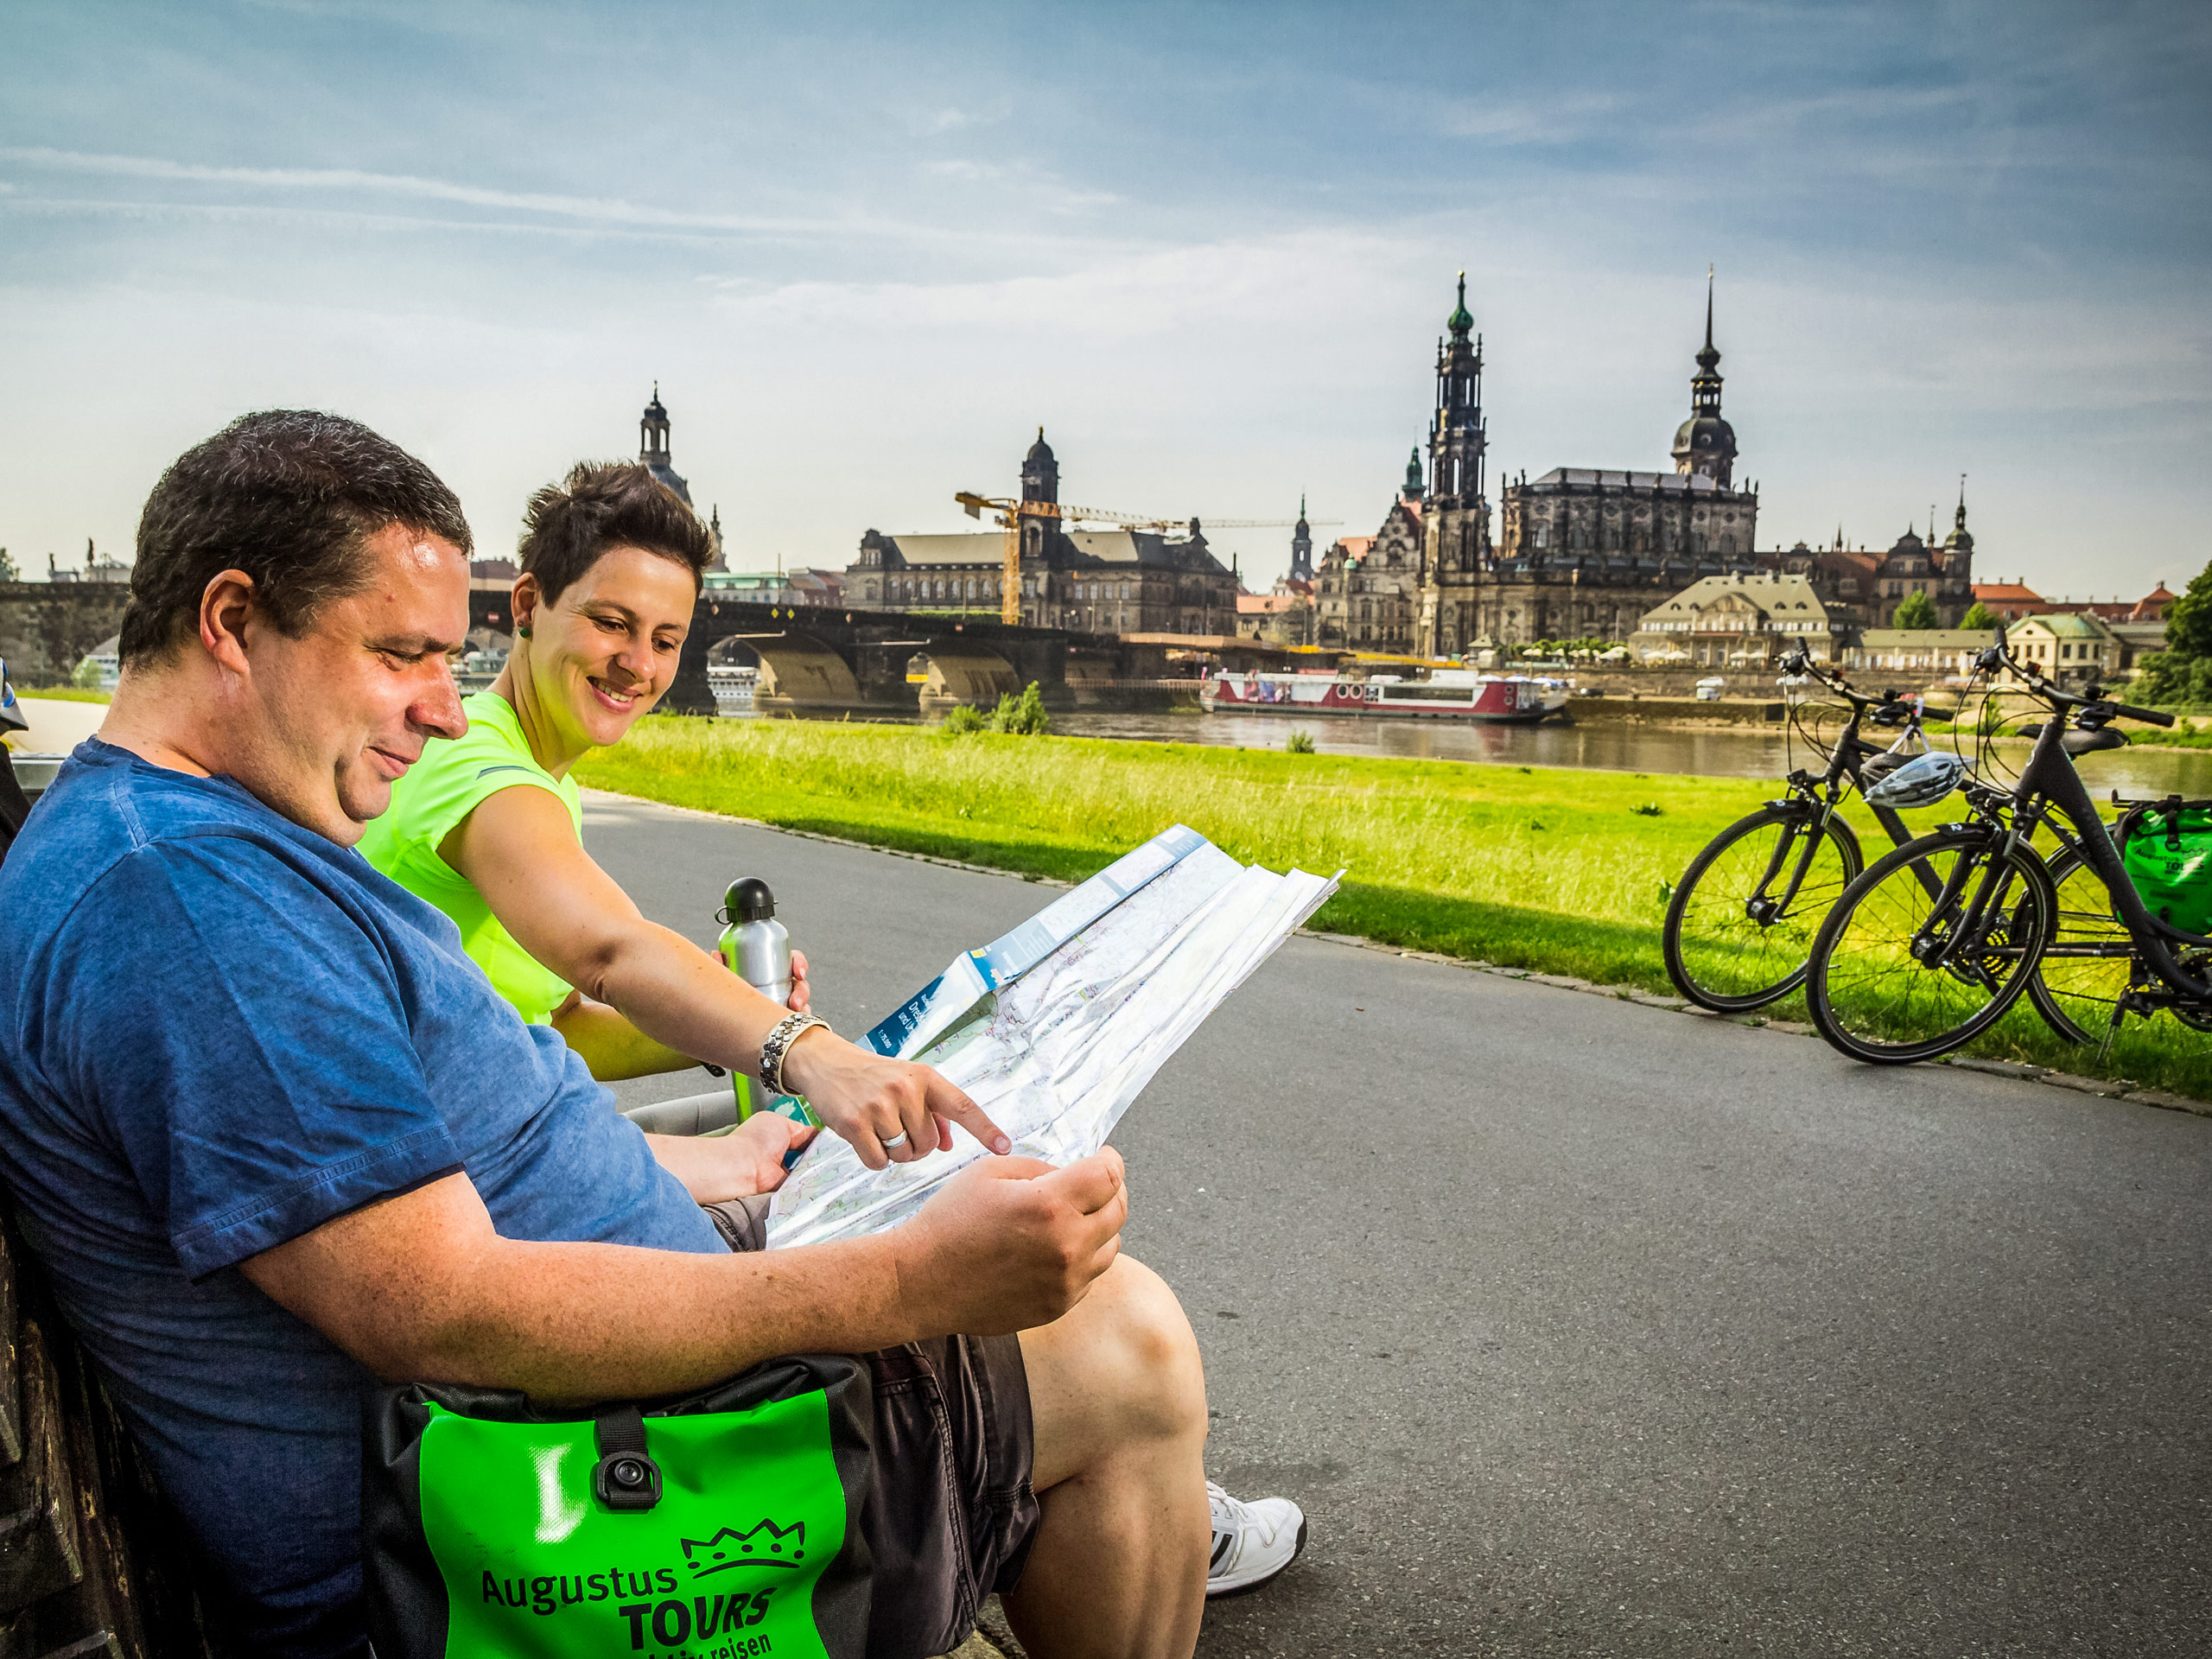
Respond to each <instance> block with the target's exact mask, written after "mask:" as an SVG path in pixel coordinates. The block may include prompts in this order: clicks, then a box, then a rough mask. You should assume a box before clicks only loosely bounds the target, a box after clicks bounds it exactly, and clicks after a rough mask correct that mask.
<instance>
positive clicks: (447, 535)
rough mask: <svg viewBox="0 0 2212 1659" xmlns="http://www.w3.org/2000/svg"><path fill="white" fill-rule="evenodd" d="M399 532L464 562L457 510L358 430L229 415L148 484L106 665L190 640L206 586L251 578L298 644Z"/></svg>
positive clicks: (258, 602)
mask: <svg viewBox="0 0 2212 1659" xmlns="http://www.w3.org/2000/svg"><path fill="white" fill-rule="evenodd" d="M391 524H400V525H403V526H404V527H405V528H406V529H407V530H409V531H412V532H413V533H415V534H416V535H418V536H436V537H442V539H444V540H446V541H448V542H450V543H453V544H454V546H455V547H457V548H459V549H460V550H461V551H462V552H463V553H464V554H465V553H467V552H468V551H469V550H471V547H472V546H473V541H472V538H471V537H470V536H469V533H468V521H467V518H464V517H463V516H462V514H461V501H460V499H459V498H458V497H456V496H455V495H454V493H453V492H452V491H451V490H449V489H448V488H447V487H446V486H445V485H444V484H443V483H442V482H441V481H440V480H439V478H438V475H437V474H435V473H433V472H432V471H431V470H430V469H429V467H425V466H424V465H423V463H422V462H421V461H417V460H416V459H415V457H414V456H412V455H410V454H408V453H407V452H406V451H405V450H404V449H402V448H400V447H399V446H398V445H397V444H396V443H393V442H391V440H389V439H387V438H382V437H379V436H378V435H377V434H375V433H374V432H372V431H370V430H369V429H368V428H367V427H365V426H363V425H362V424H361V423H359V422H358V421H349V420H346V419H345V418H344V417H343V416H337V415H326V414H323V413H321V411H319V410H306V409H271V410H263V411H262V412H260V413H259V414H257V415H241V416H239V417H238V419H237V420H235V421H232V423H230V424H229V425H228V426H226V427H225V428H224V429H222V430H221V431H220V432H218V433H217V434H216V435H214V436H213V437H212V438H209V439H208V440H207V442H204V443H198V444H194V446H193V447H192V448H189V449H188V450H186V451H185V452H184V454H181V455H180V456H178V457H177V459H176V460H175V462H174V463H172V464H171V466H170V467H169V469H168V471H167V472H165V473H163V474H162V479H161V482H160V483H158V484H156V485H155V486H154V493H152V494H151V495H149V496H148V497H147V498H146V510H145V512H143V513H142V514H141V515H140V516H139V519H138V561H137V564H136V565H134V566H133V567H132V569H131V572H130V602H129V603H128V604H127V605H126V606H125V607H124V612H123V633H122V639H121V642H120V644H119V645H118V649H117V654H118V657H119V658H121V660H122V662H123V663H124V665H125V666H126V667H127V666H129V665H130V664H134V663H139V662H146V661H151V660H154V659H156V658H162V657H164V656H167V655H168V652H170V651H171V650H172V649H173V648H174V647H175V646H176V645H180V644H181V643H182V642H183V641H184V640H186V639H189V638H191V637H192V636H193V635H194V632H197V630H198V627H199V622H200V598H201V595H203V594H205V593H206V592H207V584H208V583H209V582H211V581H213V579H214V577H215V575H217V573H219V572H220V571H224V570H230V569H237V570H243V571H244V572H245V574H246V575H249V576H251V577H252V578H253V600H254V604H255V606H256V607H257V608H258V609H259V610H261V611H262V612H263V613H265V614H266V615H267V616H268V618H269V620H270V622H271V623H273V624H274V625H275V626H277V629H278V630H280V631H281V632H283V633H286V634H288V635H289V636H291V637H292V638H293V639H297V638H299V637H300V636H301V635H302V634H303V633H305V632H307V631H308V629H309V628H310V627H312V626H314V624H315V613H316V612H317V611H318V610H320V609H321V607H323V606H325V605H327V604H328V603H329V602H330V601H333V600H338V599H344V598H346V597H347V596H348V595H350V594H355V593H358V592H359V591H360V590H361V588H364V587H365V586H366V585H367V584H368V582H370V581H371V579H372V572H371V570H370V568H369V564H368V562H367V561H366V560H365V559H364V558H363V557H362V556H361V550H362V544H363V543H365V542H366V541H367V540H368V538H369V537H372V536H374V535H375V534H376V533H377V532H378V531H381V530H384V529H385V528H386V527H387V526H389V525H391Z"/></svg>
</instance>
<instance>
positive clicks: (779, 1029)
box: [760, 1014, 829, 1095]
mask: <svg viewBox="0 0 2212 1659" xmlns="http://www.w3.org/2000/svg"><path fill="white" fill-rule="evenodd" d="M817 1026H819V1027H822V1029H823V1030H824V1031H827V1030H829V1021H828V1020H817V1019H816V1018H815V1017H814V1016H813V1015H812V1014H785V1016H784V1017H783V1018H782V1019H781V1020H778V1021H777V1022H776V1028H775V1029H774V1030H773V1031H772V1032H770V1033H768V1037H767V1040H766V1042H764V1043H762V1044H761V1045H760V1086H761V1087H762V1088H763V1089H766V1090H767V1091H768V1092H769V1093H770V1094H772V1095H788V1094H789V1093H791V1090H788V1089H786V1088H785V1087H784V1056H785V1055H786V1054H788V1053H790V1052H791V1045H792V1044H793V1043H795V1042H797V1041H798V1039H799V1037H800V1035H801V1034H802V1033H805V1032H809V1031H811V1030H813V1029H814V1027H817Z"/></svg>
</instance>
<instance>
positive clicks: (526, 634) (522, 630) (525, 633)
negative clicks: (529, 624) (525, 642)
mask: <svg viewBox="0 0 2212 1659" xmlns="http://www.w3.org/2000/svg"><path fill="white" fill-rule="evenodd" d="M515 632H517V633H518V634H520V635H522V637H523V638H524V639H529V638H530V630H529V629H528V628H517V629H516V630H515Z"/></svg>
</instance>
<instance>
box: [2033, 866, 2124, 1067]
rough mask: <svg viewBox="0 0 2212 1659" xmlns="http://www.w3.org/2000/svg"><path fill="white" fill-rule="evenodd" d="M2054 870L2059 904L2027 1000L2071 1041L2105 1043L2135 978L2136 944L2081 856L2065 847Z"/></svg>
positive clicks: (2100, 879) (2052, 881)
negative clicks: (2032, 1000)
mask: <svg viewBox="0 0 2212 1659" xmlns="http://www.w3.org/2000/svg"><path fill="white" fill-rule="evenodd" d="M2050 884H2051V887H2053V888H2054V889H2055V890H2056V893H2057V894H2058V905H2057V908H2056V913H2055V915H2054V918H2053V922H2052V927H2051V937H2050V944H2048V945H2047V946H2045V947H2044V953H2043V957H2042V958H2041V959H2040V960H2039V961H2037V963H2036V971H2035V977H2034V978H2033V979H2031V980H2030V981H2029V982H2028V995H2029V996H2030V997H2031V998H2032V999H2034V1001H2035V1005H2036V1012H2037V1014H2041V1015H2043V1018H2044V1024H2045V1025H2047V1026H2049V1027H2050V1028H2051V1029H2052V1030H2053V1031H2055V1032H2056V1033H2058V1034H2059V1035H2060V1036H2061V1037H2063V1038H2064V1039H2066V1040H2067V1041H2068V1042H2069V1043H2101V1042H2102V1041H2104V1039H2105V1037H2106V1034H2107V1033H2109V1032H2110V1031H2111V1030H2112V1025H2113V1014H2114V1012H2115V1011H2116V1010H2117V1009H2118V1008H2119V1007H2120V996H2121V995H2122V994H2123V993H2125V992H2126V989H2127V987H2128V984H2129V982H2130V981H2131V979H2132V978H2133V975H2134V971H2135V941H2134V940H2133V939H2132V938H2129V937H2128V933H2127V929H2126V926H2125V925H2122V924H2121V922H2120V918H2117V917H2116V916H2114V915H2113V910H2112V894H2111V893H2109V892H2107V890H2106V887H2105V882H2104V878H2103V877H2102V876H2101V875H2099V874H2097V872H2096V870H2095V868H2094V867H2093V866H2092V865H2091V864H2090V863H2089V861H2088V860H2087V859H2085V858H2083V857H2082V855H2081V854H2080V853H2078V852H2076V851H2075V849H2073V848H2071V847H2063V848H2061V849H2059V850H2058V852H2057V853H2056V855H2054V856H2053V857H2052V858H2051V860H2050Z"/></svg>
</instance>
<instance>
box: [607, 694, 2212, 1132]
mask: <svg viewBox="0 0 2212 1659" xmlns="http://www.w3.org/2000/svg"><path fill="white" fill-rule="evenodd" d="M576 775H577V777H578V779H580V780H581V781H582V782H584V783H586V784H588V785H593V786H594V787H597V788H601V789H607V790H613V791H619V792H620V793H622V794H626V795H635V796H640V797H643V798H647V799H651V800H658V801H664V802H666V803H668V804H671V805H676V806H685V807H693V808H697V809H701V810H707V811H714V812H721V813H727V814H730V815H732V816H735V817H749V818H756V819H759V820H760V821H762V822H764V823H773V824H779V825H782V826H785V827H787V828H791V829H805V830H811V831H814V832H816V833H818V834H823V835H831V836H839V837H842V838H844V839H849V840H853V841H858V842H866V843H868V844H869V845H873V846H881V847H891V848H896V849H900V850H903V851H908V852H918V853H926V854H931V855H936V856H939V857H944V858H952V859H957V860H959V861H963V862H967V863H973V864H981V865H986V866H988V867H990V868H996V869H1005V870H1014V871H1018V872H1020V873H1022V874H1034V875H1040V876H1049V877H1052V878H1054V879H1058V880H1081V879H1082V878H1084V877H1085V876H1087V875H1090V874H1093V873H1094V872H1096V871H1097V870H1099V869H1101V868H1103V867H1104V866H1105V865H1106V864H1108V863H1109V862H1111V861H1113V860H1114V859H1115V858H1116V857H1118V856H1120V855H1122V853H1124V852H1126V851H1128V849H1130V848H1132V847H1134V846H1136V845H1137V844H1139V843H1140V842H1143V841H1145V840H1146V839H1147V838H1148V837H1150V836H1153V835H1154V834H1156V833H1157V832H1158V831H1159V830H1160V829H1162V828H1164V827H1166V825H1168V824H1170V823H1178V822H1179V823H1187V824H1189V825H1190V826H1191V827H1192V828H1193V829H1197V830H1198V831H1199V832H1200V833H1201V834H1203V835H1205V836H1207V837H1209V838H1210V839H1211V840H1212V841H1213V842H1215V843H1216V844H1217V845H1218V846H1220V847H1221V848H1223V849H1224V850H1225V851H1228V852H1230V853H1231V854H1233V855H1236V857H1238V858H1241V859H1244V860H1247V861H1253V862H1258V863H1263V864H1267V865H1268V866H1270V867H1272V868H1278V869H1280V868H1287V867H1288V866H1291V865H1298V866H1300V867H1301V868H1306V869H1309V870H1317V871H1322V872H1329V871H1333V870H1335V869H1337V868H1339V867H1340V866H1341V867H1343V868H1344V869H1345V870H1346V872H1347V874H1346V875H1345V878H1344V886H1343V887H1342V889H1341V890H1340V891H1339V893H1338V895H1337V897H1336V898H1335V899H1332V900H1331V902H1330V903H1329V905H1328V906H1326V907H1325V909H1324V910H1323V911H1322V912H1320V914H1319V915H1318V916H1317V917H1316V918H1314V921H1313V925H1314V926H1315V927H1316V928H1317V929H1321V930H1324V931H1330V932H1335V933H1343V934H1351V935H1357V936H1359V937H1361V938H1370V939H1375V940H1377V941H1380V942H1383V943H1385V944H1393V945H1396V946H1398V947H1400V948H1402V949H1405V950H1426V951H1433V952H1436V953H1439V954H1440V955H1445V956H1450V957H1461V958H1466V959H1474V960H1481V961H1485V962H1490V963H1497V964H1499V965H1501V966H1505V967H1516V968H1526V969H1531V970H1533V971H1536V972H1541V973H1548V974H1557V975H1562V976H1570V977H1573V978H1576V979H1580V980H1586V981H1589V982H1592V983H1595V984H1599V985H1608V986H1620V987H1623V988H1633V989H1636V990H1640V991H1643V992H1646V993H1652V994H1660V995H1664V994H1666V993H1667V991H1668V989H1669V987H1668V983H1667V979H1666V975H1665V970H1664V969H1663V967H1662V965H1661V961H1660V955H1659V933H1660V926H1661V924H1662V920H1663V919H1664V916H1665V911H1666V903H1667V899H1668V896H1669V893H1670V891H1671V888H1670V884H1671V883H1672V882H1673V881H1674V880H1675V878H1676V877H1677V876H1679V875H1680V874H1681V871H1682V869H1683V868H1685V867H1686V866H1687V865H1688V862H1689V861H1690V859H1691V857H1692V856H1693V855H1694V854H1695V853H1696V851H1697V850H1698V849H1699V848H1700V847H1702V846H1703V845H1704V844H1705V842H1707V840H1709V839H1710V838H1711V837H1712V836H1713V835H1714V834H1715V833H1716V832H1717V831H1718V830H1719V829H1721V828H1722V827H1723V826H1725V825H1726V824H1727V823H1732V822H1733V821H1734V820H1735V819H1736V818H1738V817H1741V816H1742V815H1743V814H1745V813H1746V812H1748V811H1751V810H1753V809H1754V808H1755V807H1757V806H1758V804H1760V803H1761V802H1763V801H1764V800H1767V799H1769V798H1771V797H1773V796H1774V795H1775V794H1777V792H1778V790H1777V785H1774V784H1773V783H1770V782H1766V781H1763V780H1758V779H1719V778H1694V777H1677V776H1668V775H1663V774H1656V773H1641V772H1597V771H1574V770H1568V769H1565V768H1557V767H1541V766H1539V767H1533V768H1532V767H1528V766H1484V765H1474V764H1468V763H1465V762H1459V761H1440V760H1379V759H1368V758H1364V757H1352V756H1343V755H1326V754H1320V755H1292V754H1284V753H1273V752H1268V751H1260V750H1237V749H1223V748H1218V747H1198V746H1193V745H1186V744H1176V743H1159V742H1151V743H1132V742H1117V741H1107V740H1094V739H1076V738H1020V737H997V736H992V735H988V734H979V735H972V736H966V737H948V736H945V735H944V734H941V733H938V732H933V731H927V730H920V729H916V728H900V727H885V726H861V725H849V726H848V725H838V724H817V723H810V722H805V721H711V722H709V721H685V720H680V719H672V718H654V719H650V720H647V721H643V722H641V723H640V724H639V728H638V729H637V730H636V731H635V732H633V733H632V734H631V736H630V737H629V739H628V740H627V741H625V742H624V743H623V744H622V745H621V746H620V747H618V748H615V749H611V750H607V751H603V752H601V753H598V754H595V755H594V756H592V757H591V758H589V759H588V760H586V761H585V762H584V763H583V764H582V765H581V766H578V768H577V769H576ZM1858 827H1859V829H1860V832H1861V835H1862V837H1864V838H1865V839H1866V842H1867V843H1868V844H1869V845H1870V846H1877V845H1879V844H1880V843H1881V837H1880V832H1879V831H1878V829H1876V828H1875V827H1874V826H1873V824H1872V822H1871V820H1866V821H1864V822H1861V823H1859V824H1858ZM1767 1014H1768V1016H1769V1017H1770V1018H1772V1019H1774V1020H1802V1019H1803V1018H1804V1017H1805V1014H1804V1008H1803V1004H1802V1000H1800V999H1797V998H1791V999H1789V1001H1784V1002H1783V1003H1779V1004H1777V1005H1776V1006H1775V1007H1772V1008H1771V1009H1770V1010H1768V1011H1767ZM1972 1052H1974V1053H1977V1054H1980V1055H1982V1056H1985V1057H1986V1058H1994V1059H2005V1060H2014V1061H2019V1062H2023V1063H2026V1064H2029V1065H2044V1066H2051V1067H2055V1068H2056V1069H2058V1070H2060V1071H2066V1072H2070V1073H2085V1072H2089V1073H2094V1074H2095V1075H2100V1076H2109V1077H2125V1078H2127V1079H2130V1080H2132V1081H2133V1082H2135V1083H2138V1084H2142V1085H2144V1086H2145V1087H2152V1088H2158V1089H2166V1090H2174V1091H2176V1092H2178V1093H2183V1094H2187V1095H2190V1096H2196V1097H2198V1098H2212V1039H2207V1038H2204V1037H2202V1036H2200V1035H2199V1034H2197V1033H2192V1032H2190V1031H2188V1030H2186V1029H2185V1028H2183V1027H2181V1026H2179V1025H2177V1024H2176V1023H2175V1022H2174V1021H2173V1020H2171V1017H2170V1016H2161V1017H2160V1018H2159V1020H2158V1021H2156V1022H2155V1023H2151V1024H2145V1023H2144V1022H2142V1021H2131V1022H2130V1023H2129V1025H2128V1027H2126V1031H2125V1033H2124V1034H2123V1035H2122V1036H2121V1037H2120V1039H2117V1040H2116V1041H2115V1042H2114V1043H2113V1046H2112V1049H2111V1051H2110V1052H2109V1053H2108V1054H2107V1056H2106V1057H2105V1058H2104V1061H2103V1063H2102V1065H2101V1067H2100V1065H2098V1063H2097V1060H2096V1057H2095V1056H2094V1054H2092V1053H2090V1052H2087V1051H2084V1050H2082V1049H2077V1048H2075V1047H2072V1046H2069V1045H2067V1044H2063V1043H2061V1042H2060V1041H2059V1040H2058V1039H2056V1038H2055V1037H2053V1036H2052V1035H2051V1034H2050V1032H2049V1031H2048V1030H2047V1029H2046V1028H2045V1027H2044V1026H2043V1024H2042V1023H2041V1021H2040V1020H2037V1017H2036V1016H2035V1014H2034V1013H2033V1012H2032V1011H2031V1010H2030V1009H2028V1008H2027V1007H2024V1006H2023V1007H2019V1008H2017V1009H2015V1010H2014V1011H2013V1012H2012V1014H2009V1015H2008V1016H2007V1017H2006V1018H2005V1020H2003V1021H2002V1022H2000V1024H1999V1026H1998V1027H1997V1028H1996V1029H1995V1030H1994V1031H1993V1032H1991V1033H1988V1034H1987V1035H1986V1037H1984V1038H1983V1039H1981V1040H1980V1042H1979V1043H1977V1044H1976V1045H1975V1046H1974V1050H1973V1051H1972Z"/></svg>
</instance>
